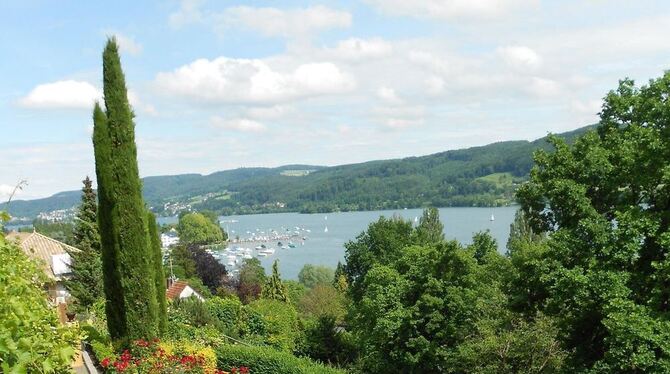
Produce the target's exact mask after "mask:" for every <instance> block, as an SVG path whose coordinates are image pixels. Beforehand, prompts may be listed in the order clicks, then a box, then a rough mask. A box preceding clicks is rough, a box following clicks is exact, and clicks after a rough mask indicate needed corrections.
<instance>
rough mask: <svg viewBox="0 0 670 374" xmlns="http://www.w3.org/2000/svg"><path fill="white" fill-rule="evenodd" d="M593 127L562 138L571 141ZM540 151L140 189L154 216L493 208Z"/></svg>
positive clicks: (298, 169)
mask: <svg viewBox="0 0 670 374" xmlns="http://www.w3.org/2000/svg"><path fill="white" fill-rule="evenodd" d="M590 128H592V126H588V127H584V128H580V129H578V130H575V131H571V132H568V133H564V134H559V136H561V137H563V138H565V139H567V140H568V141H570V142H572V141H573V140H574V139H575V138H576V137H577V136H579V135H581V134H583V133H584V132H586V131H587V130H588V129H590ZM538 148H548V143H547V141H546V138H541V139H538V140H535V141H533V142H528V141H507V142H499V143H493V144H489V145H485V146H480V147H473V148H468V149H460V150H453V151H446V152H441V153H436V154H432V155H428V156H421V157H407V158H403V159H395V160H381V161H369V162H364V163H360V164H350V165H340V166H333V167H323V166H312V165H286V166H281V167H277V168H241V169H234V170H226V171H220V172H216V173H213V174H209V175H200V174H181V175H171V176H156V177H146V178H144V179H143V183H144V184H143V186H144V190H143V191H144V197H145V200H146V201H147V203H148V204H149V205H150V206H151V208H152V209H153V210H154V211H155V212H157V213H159V214H174V213H176V212H178V211H180V210H183V209H211V210H214V211H217V212H220V213H222V214H234V213H237V214H243V213H262V212H284V211H301V212H327V211H333V210H376V209H389V208H403V207H420V206H425V205H435V206H498V205H506V204H510V203H512V202H513V195H514V191H515V189H516V186H517V185H518V184H519V183H520V182H522V181H523V180H525V179H526V178H527V176H528V172H529V171H530V169H531V167H532V165H533V161H532V153H533V151H535V150H536V149H538ZM79 199H80V192H79V191H68V192H61V193H58V194H55V195H53V196H51V197H48V198H44V199H37V200H27V201H25V200H24V201H22V200H16V201H13V202H12V203H11V205H10V207H9V211H10V213H11V214H12V215H13V216H16V217H35V216H36V215H37V214H39V213H40V212H48V211H53V210H59V209H67V208H71V207H73V206H75V205H77V204H78V203H79Z"/></svg>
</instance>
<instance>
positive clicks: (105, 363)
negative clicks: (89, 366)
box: [100, 357, 110, 368]
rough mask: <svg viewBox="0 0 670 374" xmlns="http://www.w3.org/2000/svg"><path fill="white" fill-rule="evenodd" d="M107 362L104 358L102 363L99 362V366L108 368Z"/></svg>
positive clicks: (107, 358) (106, 358)
mask: <svg viewBox="0 0 670 374" xmlns="http://www.w3.org/2000/svg"><path fill="white" fill-rule="evenodd" d="M109 361H110V360H109V357H105V358H104V359H103V360H102V361H100V366H102V367H103V368H107V366H109Z"/></svg>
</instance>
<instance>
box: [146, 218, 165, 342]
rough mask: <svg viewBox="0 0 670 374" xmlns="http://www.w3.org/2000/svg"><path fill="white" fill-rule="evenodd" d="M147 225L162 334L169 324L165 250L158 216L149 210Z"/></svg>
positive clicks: (159, 329)
mask: <svg viewBox="0 0 670 374" xmlns="http://www.w3.org/2000/svg"><path fill="white" fill-rule="evenodd" d="M147 225H148V228H149V230H148V234H149V245H150V248H149V252H150V256H151V267H152V270H153V271H152V275H153V278H154V285H155V287H156V304H157V306H158V309H157V313H158V331H159V332H160V333H161V334H162V333H164V332H165V329H166V326H167V299H166V296H165V292H166V289H165V286H166V279H165V273H164V270H163V250H162V249H161V239H160V234H159V233H158V224H157V223H156V216H154V214H153V213H151V212H149V211H147Z"/></svg>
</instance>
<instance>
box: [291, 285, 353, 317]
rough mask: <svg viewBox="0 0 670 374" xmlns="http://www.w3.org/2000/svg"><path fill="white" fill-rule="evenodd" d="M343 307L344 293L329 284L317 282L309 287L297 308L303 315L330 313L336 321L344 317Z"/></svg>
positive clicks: (311, 315)
mask: <svg viewBox="0 0 670 374" xmlns="http://www.w3.org/2000/svg"><path fill="white" fill-rule="evenodd" d="M345 307H346V302H345V298H344V295H343V294H342V293H341V292H340V291H338V290H337V289H336V288H335V287H333V286H332V285H330V284H319V285H317V286H316V287H314V288H312V289H310V290H309V291H307V293H306V294H305V295H304V296H303V297H302V298H301V299H300V302H299V303H298V310H299V311H300V313H301V315H302V316H304V317H307V318H312V317H314V318H319V317H321V316H324V315H331V316H333V317H335V318H336V319H337V320H338V321H341V320H342V319H343V318H344V313H345Z"/></svg>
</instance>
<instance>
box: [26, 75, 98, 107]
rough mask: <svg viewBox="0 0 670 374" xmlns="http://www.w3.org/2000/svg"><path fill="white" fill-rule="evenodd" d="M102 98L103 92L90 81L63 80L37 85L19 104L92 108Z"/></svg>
mask: <svg viewBox="0 0 670 374" xmlns="http://www.w3.org/2000/svg"><path fill="white" fill-rule="evenodd" d="M101 98H102V92H101V91H100V90H99V89H98V88H96V87H95V86H94V85H92V84H90V83H88V82H84V81H75V80H62V81H56V82H52V83H44V84H40V85H38V86H36V87H35V88H33V89H32V90H31V91H30V92H29V93H28V95H26V96H25V97H23V98H21V99H20V100H19V105H20V106H22V107H24V108H35V109H91V108H93V104H94V102H95V101H96V100H98V101H100V100H101Z"/></svg>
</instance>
